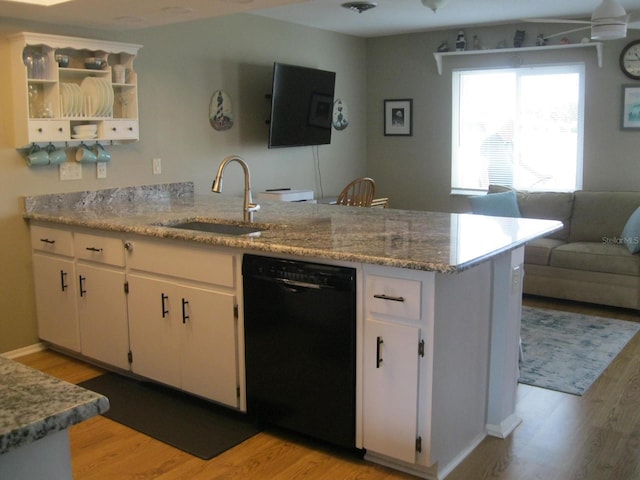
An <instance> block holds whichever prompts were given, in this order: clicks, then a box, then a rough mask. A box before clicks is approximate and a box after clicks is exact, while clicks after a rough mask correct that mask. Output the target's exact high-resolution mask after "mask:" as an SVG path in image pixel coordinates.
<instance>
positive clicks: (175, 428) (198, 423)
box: [79, 373, 258, 460]
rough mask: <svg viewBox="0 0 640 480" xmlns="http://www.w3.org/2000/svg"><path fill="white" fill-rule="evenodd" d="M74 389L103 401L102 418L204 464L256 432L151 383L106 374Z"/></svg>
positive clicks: (234, 417) (224, 412)
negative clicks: (105, 403) (105, 407)
mask: <svg viewBox="0 0 640 480" xmlns="http://www.w3.org/2000/svg"><path fill="white" fill-rule="evenodd" d="M79 385H80V386H81V387H84V388H86V389H89V390H92V391H94V392H98V393H101V394H103V395H105V396H106V397H107V398H108V399H109V403H110V405H111V408H109V410H108V411H107V412H105V413H104V414H103V416H105V417H107V418H110V419H112V420H114V421H116V422H118V423H122V424H124V425H127V426H128V427H131V428H133V429H134V430H137V431H139V432H142V433H144V434H145V435H148V436H150V437H153V438H155V439H157V440H160V441H161V442H164V443H167V444H169V445H172V446H174V447H176V448H178V449H180V450H183V451H185V452H187V453H190V454H191V455H194V456H196V457H199V458H202V459H204V460H209V459H211V458H213V457H215V456H216V455H219V454H220V453H222V452H224V451H225V450H228V449H229V448H231V447H233V446H235V445H238V444H239V443H241V442H243V441H245V440H247V439H248V438H250V437H252V436H253V435H255V434H256V433H258V429H257V428H256V426H255V425H254V424H253V423H251V422H250V421H248V420H247V419H246V418H245V417H244V415H243V414H241V413H239V412H235V411H233V410H229V409H227V408H224V407H220V406H218V405H214V404H212V403H210V402H206V401H204V400H201V399H199V398H196V397H193V396H191V395H187V394H185V393H182V392H179V391H176V390H173V389H170V388H166V387H163V386H160V385H156V384H154V383H150V382H140V381H136V380H133V379H130V378H127V377H125V376H122V375H117V374H114V373H106V374H104V375H100V376H99V377H95V378H92V379H91V380H87V381H85V382H82V383H80V384H79Z"/></svg>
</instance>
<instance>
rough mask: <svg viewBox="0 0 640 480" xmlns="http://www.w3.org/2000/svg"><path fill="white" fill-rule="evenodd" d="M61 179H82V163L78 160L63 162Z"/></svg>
mask: <svg viewBox="0 0 640 480" xmlns="http://www.w3.org/2000/svg"><path fill="white" fill-rule="evenodd" d="M60 180H82V165H80V164H79V163H76V162H64V163H61V164H60Z"/></svg>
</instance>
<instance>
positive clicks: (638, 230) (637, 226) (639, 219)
mask: <svg viewBox="0 0 640 480" xmlns="http://www.w3.org/2000/svg"><path fill="white" fill-rule="evenodd" d="M622 241H623V242H624V244H625V245H626V246H627V248H628V249H629V251H630V252H631V253H638V252H640V207H638V208H637V209H636V211H635V212H633V213H632V214H631V216H630V217H629V220H627V223H626V225H625V226H624V228H623V229H622Z"/></svg>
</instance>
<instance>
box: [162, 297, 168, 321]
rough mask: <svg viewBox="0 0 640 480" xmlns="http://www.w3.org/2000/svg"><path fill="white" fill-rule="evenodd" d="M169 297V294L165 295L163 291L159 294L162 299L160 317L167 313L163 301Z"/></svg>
mask: <svg viewBox="0 0 640 480" xmlns="http://www.w3.org/2000/svg"><path fill="white" fill-rule="evenodd" d="M168 298H169V295H165V294H164V293H161V294H160V300H161V301H162V318H164V317H166V316H167V315H168V314H169V310H167V307H166V306H165V304H164V301H165V300H167V299H168Z"/></svg>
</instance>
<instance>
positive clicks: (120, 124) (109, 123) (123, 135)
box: [98, 120, 138, 140]
mask: <svg viewBox="0 0 640 480" xmlns="http://www.w3.org/2000/svg"><path fill="white" fill-rule="evenodd" d="M98 137H100V138H104V139H105V140H137V139H138V122H137V121H135V120H105V121H104V122H102V124H101V125H100V126H99V127H98Z"/></svg>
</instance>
